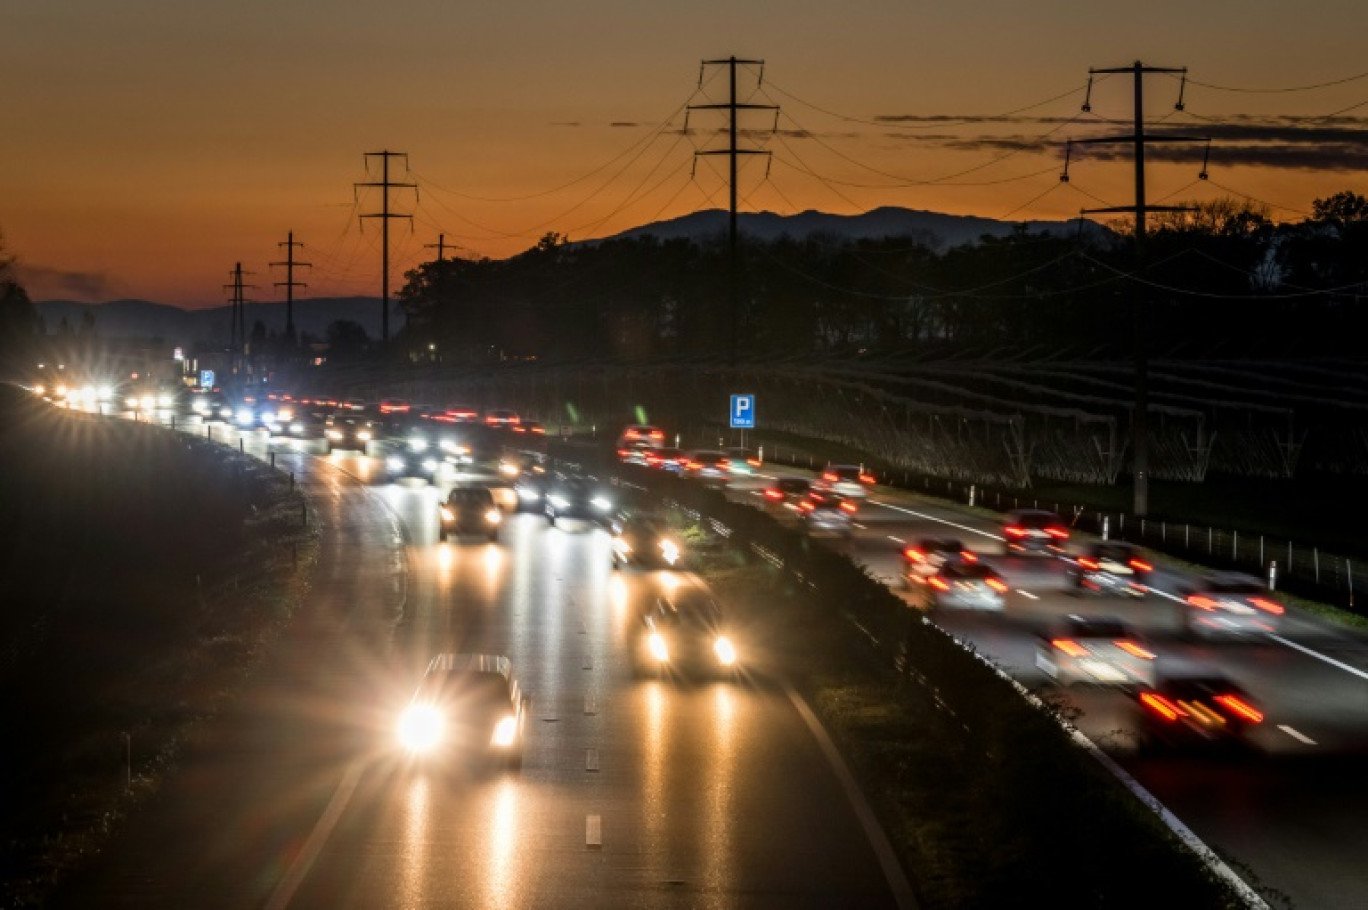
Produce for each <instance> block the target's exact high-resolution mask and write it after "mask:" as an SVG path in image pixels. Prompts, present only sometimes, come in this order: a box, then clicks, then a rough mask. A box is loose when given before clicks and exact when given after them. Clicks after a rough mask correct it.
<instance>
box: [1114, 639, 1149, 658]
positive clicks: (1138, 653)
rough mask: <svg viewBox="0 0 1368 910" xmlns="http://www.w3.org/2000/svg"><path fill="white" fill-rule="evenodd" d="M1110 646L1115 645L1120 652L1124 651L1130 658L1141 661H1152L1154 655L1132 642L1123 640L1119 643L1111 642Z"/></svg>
mask: <svg viewBox="0 0 1368 910" xmlns="http://www.w3.org/2000/svg"><path fill="white" fill-rule="evenodd" d="M1112 644H1114V645H1116V646H1117V647H1118V648H1120V649H1121V650H1122V651H1125V652H1126V653H1127V654H1129V655H1131V656H1132V657H1138V658H1140V659H1141V660H1154V654H1152V653H1151V652H1149V651H1146V650H1145V649H1144V648H1142V647H1140V646H1139V645H1137V644H1136V643H1135V642H1133V641H1127V640H1126V639H1124V638H1123V639H1121V640H1120V641H1115V642H1112Z"/></svg>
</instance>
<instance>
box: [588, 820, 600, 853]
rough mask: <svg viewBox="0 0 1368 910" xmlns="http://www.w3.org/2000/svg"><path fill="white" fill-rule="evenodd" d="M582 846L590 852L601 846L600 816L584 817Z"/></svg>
mask: <svg viewBox="0 0 1368 910" xmlns="http://www.w3.org/2000/svg"><path fill="white" fill-rule="evenodd" d="M584 846H586V847H588V848H590V849H591V850H597V849H600V848H601V847H602V846H603V818H602V816H599V815H586V816H585V817H584Z"/></svg>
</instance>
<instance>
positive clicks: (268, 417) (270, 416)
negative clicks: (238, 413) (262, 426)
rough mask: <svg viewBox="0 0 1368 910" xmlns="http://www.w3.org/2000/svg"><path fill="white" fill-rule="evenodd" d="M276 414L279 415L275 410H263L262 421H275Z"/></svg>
mask: <svg viewBox="0 0 1368 910" xmlns="http://www.w3.org/2000/svg"><path fill="white" fill-rule="evenodd" d="M276 416H277V415H276V412H275V411H262V412H261V422H262V423H275V419H276Z"/></svg>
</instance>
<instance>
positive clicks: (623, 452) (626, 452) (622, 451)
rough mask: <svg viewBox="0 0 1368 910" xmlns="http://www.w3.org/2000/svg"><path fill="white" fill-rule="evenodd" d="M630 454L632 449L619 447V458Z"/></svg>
mask: <svg viewBox="0 0 1368 910" xmlns="http://www.w3.org/2000/svg"><path fill="white" fill-rule="evenodd" d="M630 454H632V450H631V449H618V458H626V457H627V456H628V455H630Z"/></svg>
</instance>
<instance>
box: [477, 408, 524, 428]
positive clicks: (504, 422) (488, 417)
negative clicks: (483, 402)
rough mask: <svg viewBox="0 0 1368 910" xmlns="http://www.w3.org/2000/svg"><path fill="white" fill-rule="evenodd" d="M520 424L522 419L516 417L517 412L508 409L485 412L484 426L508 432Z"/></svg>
mask: <svg viewBox="0 0 1368 910" xmlns="http://www.w3.org/2000/svg"><path fill="white" fill-rule="evenodd" d="M520 423H522V418H521V417H519V416H518V412H517V411H512V410H509V409H508V408H494V409H492V410H490V411H486V412H485V426H490V427H497V428H499V429H504V430H508V429H512V428H513V427H515V426H517V425H518V424H520Z"/></svg>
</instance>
